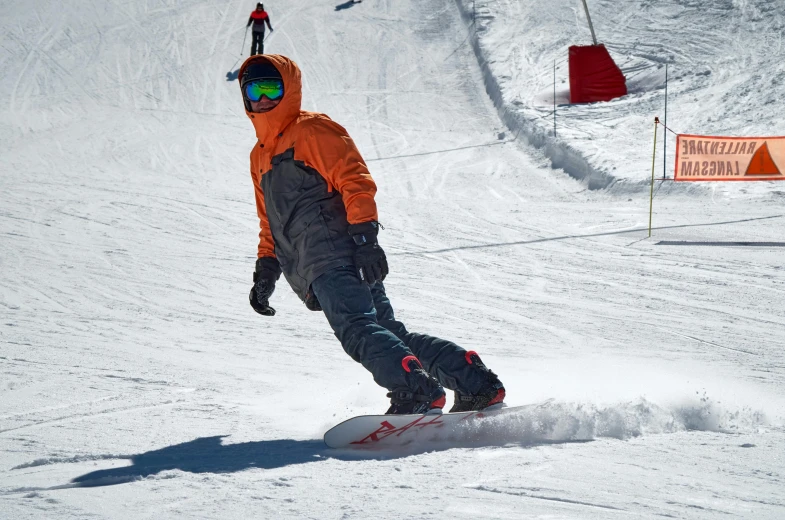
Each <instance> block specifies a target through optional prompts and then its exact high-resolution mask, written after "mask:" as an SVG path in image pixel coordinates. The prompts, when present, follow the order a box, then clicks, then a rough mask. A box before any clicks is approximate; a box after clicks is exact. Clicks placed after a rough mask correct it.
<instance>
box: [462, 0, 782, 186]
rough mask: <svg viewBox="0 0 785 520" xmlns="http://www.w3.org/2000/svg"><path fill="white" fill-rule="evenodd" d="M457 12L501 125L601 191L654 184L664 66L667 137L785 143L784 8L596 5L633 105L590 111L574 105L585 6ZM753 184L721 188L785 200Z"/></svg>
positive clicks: (723, 0)
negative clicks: (572, 84) (573, 52)
mask: <svg viewBox="0 0 785 520" xmlns="http://www.w3.org/2000/svg"><path fill="white" fill-rule="evenodd" d="M456 2H457V5H458V6H460V8H461V9H462V13H463V16H464V18H465V20H466V23H467V24H470V27H471V30H470V32H471V34H472V35H473V36H472V42H473V44H474V49H475V51H476V53H477V54H478V57H479V58H480V60H481V63H482V64H483V69H484V71H485V74H486V78H485V79H486V82H487V84H488V90H489V93H490V94H491V95H492V96H493V97H494V101H495V102H496V104H497V107H498V109H499V112H500V114H501V115H502V117H503V119H504V120H505V121H506V122H507V123H508V124H509V125H510V126H511V127H513V128H515V129H516V130H517V129H521V130H522V133H523V135H525V136H527V137H528V138H529V139H530V140H531V142H532V143H533V144H535V145H537V146H538V147H542V148H544V149H545V150H546V153H547V154H548V156H549V158H551V159H552V161H553V164H554V166H556V167H559V168H564V169H565V170H567V171H568V172H569V173H570V174H571V175H573V176H575V177H577V178H580V179H587V185H589V186H591V187H606V186H607V185H608V184H609V183H613V182H618V181H622V184H623V185H624V186H620V187H617V188H622V189H630V186H627V185H628V184H629V183H633V184H638V183H644V184H645V183H647V182H648V181H649V179H650V178H651V156H652V142H653V126H654V125H653V121H654V117H655V116H659V117H660V119H663V117H664V116H665V106H664V105H665V64H668V114H667V116H668V126H669V127H671V128H673V129H674V130H675V131H676V132H679V133H685V134H700V135H728V136H767V135H785V121H783V120H782V118H781V117H780V110H779V109H780V108H781V107H782V100H781V97H782V96H781V91H782V87H783V81H784V80H785V64H784V63H783V61H782V59H781V56H782V53H783V50H785V36H784V34H785V33H783V29H784V28H785V12H783V10H782V2H780V1H779V0H749V1H748V0H713V1H711V2H700V1H689V0H663V1H657V2H652V1H645V0H590V1H589V2H588V6H589V9H590V14H591V17H592V22H593V24H594V29H595V33H596V36H597V39H598V42H599V43H603V44H604V45H605V46H606V47H607V48H608V50H609V51H610V53H611V56H612V57H613V58H614V60H615V61H616V63H617V64H618V65H619V66H620V67H621V69H622V71H623V72H624V74H625V76H626V78H627V88H628V92H629V94H628V95H627V96H624V97H622V98H619V99H616V100H613V101H611V102H609V103H593V104H589V105H569V73H568V63H567V49H568V47H569V46H571V45H591V44H592V39H591V33H590V31H589V25H588V23H587V21H586V15H585V13H584V9H583V4H582V3H581V1H580V0H555V1H553V2H549V3H548V8H547V9H544V8H543V6H542V5H541V4H539V3H537V2H519V1H518V0H456ZM472 24H473V25H472ZM554 64H555V65H556V70H555V76H556V77H555V79H556V103H557V104H558V105H559V106H558V107H557V110H556V133H557V137H556V138H554V137H553V98H554V86H553V82H554ZM662 138H663V134H662V128H660V136H659V139H660V145H659V146H658V157H657V167H656V173H657V176H658V177H662V176H663V173H665V175H666V176H668V177H671V178H672V177H673V158H674V150H675V148H674V146H675V135H674V134H672V133H669V134H667V139H668V143H667V145H666V146H667V150H664V149H663V144H662ZM663 153H667V155H668V158H667V162H666V164H665V166H666V168H665V172H663V162H662V154H663ZM744 184H745V185H744V186H738V185H731V184H725V185H721V186H714V187H713V189H715V190H719V191H722V192H728V194H729V195H731V196H735V195H739V194H744V193H752V194H754V195H755V196H763V197H767V198H768V197H771V196H772V191H775V192H777V193H775V194H774V196H776V197H781V196H782V192H783V188H782V187H780V186H777V185H776V183H744ZM670 188H672V187H669V189H670ZM682 188H683V187H682ZM779 200H781V198H780V199H779Z"/></svg>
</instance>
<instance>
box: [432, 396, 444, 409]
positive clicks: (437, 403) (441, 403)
mask: <svg viewBox="0 0 785 520" xmlns="http://www.w3.org/2000/svg"><path fill="white" fill-rule="evenodd" d="M445 404H447V398H446V397H445V396H441V397H440V398H438V399H437V400H435V401H434V402H433V403H431V408H444V405H445Z"/></svg>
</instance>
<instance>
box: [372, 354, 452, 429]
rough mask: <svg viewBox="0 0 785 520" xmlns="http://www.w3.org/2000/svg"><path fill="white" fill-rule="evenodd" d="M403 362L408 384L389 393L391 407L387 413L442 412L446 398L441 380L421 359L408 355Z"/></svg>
mask: <svg viewBox="0 0 785 520" xmlns="http://www.w3.org/2000/svg"><path fill="white" fill-rule="evenodd" d="M401 364H402V365H403V368H404V370H406V382H407V386H405V387H398V388H393V389H392V391H391V392H390V393H388V394H387V397H389V398H390V408H389V409H388V410H387V412H386V415H401V414H419V413H428V412H431V411H438V412H441V409H442V408H444V405H445V402H446V399H445V393H444V389H443V388H442V386H441V385H440V384H439V382H438V381H436V379H434V378H433V377H431V376H430V374H428V372H426V371H425V370H424V369H423V367H422V365H421V364H420V360H419V359H417V358H416V357H414V356H406V357H405V358H403V361H401Z"/></svg>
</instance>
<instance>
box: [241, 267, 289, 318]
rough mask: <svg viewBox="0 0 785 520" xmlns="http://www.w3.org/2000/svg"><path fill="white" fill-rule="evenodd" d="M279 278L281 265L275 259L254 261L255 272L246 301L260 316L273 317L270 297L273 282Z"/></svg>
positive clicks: (273, 286) (273, 287) (273, 310)
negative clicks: (247, 300) (248, 301)
mask: <svg viewBox="0 0 785 520" xmlns="http://www.w3.org/2000/svg"><path fill="white" fill-rule="evenodd" d="M280 277H281V264H279V263H278V259H277V258H271V257H262V258H257V259H256V271H255V272H254V274H253V287H251V294H249V295H248V299H249V300H250V302H251V307H253V310H255V311H256V312H258V313H259V314H261V315H262V316H275V309H273V308H272V307H270V301H269V300H270V296H272V294H273V291H274V290H275V282H276V280H278V278H280Z"/></svg>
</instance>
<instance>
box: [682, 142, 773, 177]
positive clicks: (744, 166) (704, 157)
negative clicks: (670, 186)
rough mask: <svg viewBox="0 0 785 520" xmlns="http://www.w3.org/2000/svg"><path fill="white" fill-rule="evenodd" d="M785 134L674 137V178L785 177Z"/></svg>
mask: <svg viewBox="0 0 785 520" xmlns="http://www.w3.org/2000/svg"><path fill="white" fill-rule="evenodd" d="M783 168H785V137H716V136H702V135H683V134H682V135H678V136H676V169H675V172H674V180H677V181H777V180H785V175H783V173H782V172H783Z"/></svg>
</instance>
